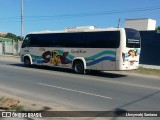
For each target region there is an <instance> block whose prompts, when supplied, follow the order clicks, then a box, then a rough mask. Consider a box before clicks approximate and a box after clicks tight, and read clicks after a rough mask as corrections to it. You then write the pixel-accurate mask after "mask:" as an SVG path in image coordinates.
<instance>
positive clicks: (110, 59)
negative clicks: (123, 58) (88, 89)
mask: <svg viewBox="0 0 160 120" xmlns="http://www.w3.org/2000/svg"><path fill="white" fill-rule="evenodd" d="M105 60H109V61H116V58H115V57H110V56H105V57H102V58H100V59H97V60H94V61H92V62H88V63H87V66H91V65H94V64H97V63H99V62H102V61H105Z"/></svg>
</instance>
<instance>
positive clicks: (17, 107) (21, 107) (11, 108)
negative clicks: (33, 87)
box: [0, 97, 25, 111]
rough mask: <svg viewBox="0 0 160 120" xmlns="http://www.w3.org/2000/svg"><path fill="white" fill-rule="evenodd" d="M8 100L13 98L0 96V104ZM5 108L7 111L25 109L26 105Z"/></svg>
mask: <svg viewBox="0 0 160 120" xmlns="http://www.w3.org/2000/svg"><path fill="white" fill-rule="evenodd" d="M7 100H12V99H11V98H6V97H0V104H1V103H4V102H6V101H7ZM3 110H6V111H25V109H24V106H22V105H15V106H11V107H10V108H5V109H3Z"/></svg>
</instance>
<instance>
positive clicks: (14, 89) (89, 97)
mask: <svg viewBox="0 0 160 120" xmlns="http://www.w3.org/2000/svg"><path fill="white" fill-rule="evenodd" d="M0 91H4V92H9V93H11V94H13V95H16V96H20V97H22V98H25V99H32V100H35V101H36V100H37V101H41V102H46V103H57V104H62V105H64V106H67V107H70V108H71V109H72V110H80V111H83V110H85V111H86V110H89V111H113V110H114V111H116V110H124V111H160V78H158V77H153V76H145V75H138V76H137V75H132V74H128V75H127V74H125V73H123V74H122V73H121V72H120V73H118V72H116V73H114V72H108V73H106V72H105V73H104V72H100V73H90V74H88V75H77V74H74V73H73V72H72V70H68V69H58V68H49V67H34V68H25V67H23V64H22V63H20V62H19V61H11V60H9V61H7V60H1V59H0Z"/></svg>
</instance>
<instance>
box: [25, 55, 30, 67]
mask: <svg viewBox="0 0 160 120" xmlns="http://www.w3.org/2000/svg"><path fill="white" fill-rule="evenodd" d="M24 66H25V67H31V61H30V59H29V58H28V57H25V58H24Z"/></svg>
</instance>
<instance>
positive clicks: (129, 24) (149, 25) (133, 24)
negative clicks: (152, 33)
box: [125, 19, 156, 31]
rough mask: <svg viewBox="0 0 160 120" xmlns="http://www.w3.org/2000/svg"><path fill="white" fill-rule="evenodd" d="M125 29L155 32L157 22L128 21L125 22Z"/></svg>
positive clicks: (144, 20)
mask: <svg viewBox="0 0 160 120" xmlns="http://www.w3.org/2000/svg"><path fill="white" fill-rule="evenodd" d="M125 28H133V29H136V30H139V31H141V30H155V28H156V21H155V20H152V19H127V20H125Z"/></svg>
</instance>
